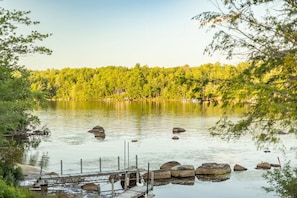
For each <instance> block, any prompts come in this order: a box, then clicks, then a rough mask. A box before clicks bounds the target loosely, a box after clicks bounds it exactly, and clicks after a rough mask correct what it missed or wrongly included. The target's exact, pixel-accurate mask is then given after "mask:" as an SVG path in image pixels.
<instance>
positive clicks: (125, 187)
mask: <svg viewBox="0 0 297 198" xmlns="http://www.w3.org/2000/svg"><path fill="white" fill-rule="evenodd" d="M128 185H129V178H128V173H127V172H126V173H125V184H124V189H125V190H127V188H128Z"/></svg>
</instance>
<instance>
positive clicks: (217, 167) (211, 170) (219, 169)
mask: <svg viewBox="0 0 297 198" xmlns="http://www.w3.org/2000/svg"><path fill="white" fill-rule="evenodd" d="M195 173H196V175H223V174H228V173H231V168H230V165H229V164H218V163H204V164H202V165H201V166H199V167H198V168H196V172H195Z"/></svg>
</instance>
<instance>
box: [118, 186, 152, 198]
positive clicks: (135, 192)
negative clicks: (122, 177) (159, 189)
mask: <svg viewBox="0 0 297 198" xmlns="http://www.w3.org/2000/svg"><path fill="white" fill-rule="evenodd" d="M147 187H148V188H147ZM147 189H148V191H150V190H152V189H153V186H152V185H150V184H149V185H148V186H146V185H144V186H134V187H132V188H130V189H128V190H126V191H124V192H123V193H121V194H119V195H117V196H116V197H118V198H138V197H141V196H144V195H145V194H146V192H147Z"/></svg>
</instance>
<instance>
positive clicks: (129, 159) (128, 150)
mask: <svg viewBox="0 0 297 198" xmlns="http://www.w3.org/2000/svg"><path fill="white" fill-rule="evenodd" d="M127 155H128V158H127V161H128V169H129V167H130V164H129V161H130V159H129V157H130V149H129V142H128V154H127Z"/></svg>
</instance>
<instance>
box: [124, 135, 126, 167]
mask: <svg viewBox="0 0 297 198" xmlns="http://www.w3.org/2000/svg"><path fill="white" fill-rule="evenodd" d="M125 169H126V141H124V170H125Z"/></svg>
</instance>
